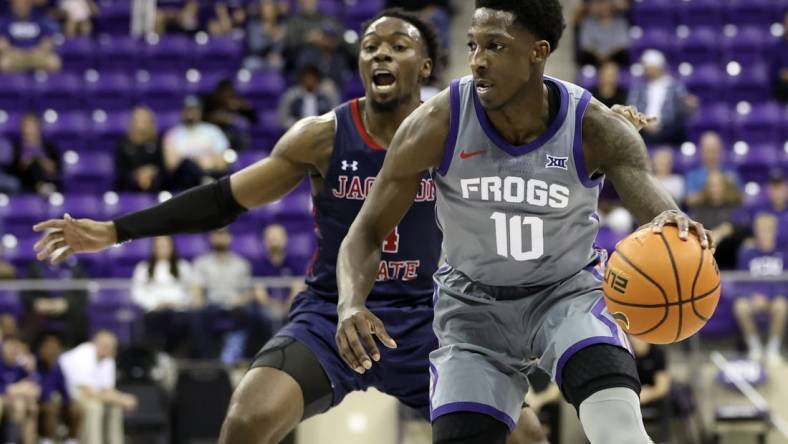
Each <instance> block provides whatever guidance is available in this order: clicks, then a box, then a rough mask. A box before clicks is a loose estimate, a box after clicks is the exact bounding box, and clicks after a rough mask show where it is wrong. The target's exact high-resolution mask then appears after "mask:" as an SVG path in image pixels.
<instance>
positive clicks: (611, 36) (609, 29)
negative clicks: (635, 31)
mask: <svg viewBox="0 0 788 444" xmlns="http://www.w3.org/2000/svg"><path fill="white" fill-rule="evenodd" d="M628 47H629V25H628V24H627V20H626V19H625V18H624V17H621V16H618V15H616V11H615V9H614V5H613V1H612V0H591V2H590V7H589V15H588V16H587V17H585V18H584V19H583V21H582V22H581V24H580V53H579V60H578V63H579V64H580V65H595V66H599V65H601V64H602V63H604V62H608V61H613V62H615V63H617V64H619V65H621V66H628V65H629V53H628V52H627V48H628Z"/></svg>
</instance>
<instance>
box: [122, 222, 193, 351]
mask: <svg viewBox="0 0 788 444" xmlns="http://www.w3.org/2000/svg"><path fill="white" fill-rule="evenodd" d="M190 284H191V266H190V265H189V263H188V262H187V261H185V260H183V259H180V258H179V257H178V251H177V250H176V249H175V243H174V242H173V240H172V238H171V237H167V236H162V237H157V238H155V239H154V240H153V251H151V255H150V257H149V258H148V260H145V261H142V262H140V263H139V264H137V267H136V268H135V269H134V275H133V277H132V285H131V298H132V300H133V301H134V302H135V303H136V304H137V305H138V306H139V307H140V308H142V309H143V310H144V311H145V315H144V331H145V344H146V345H151V346H152V347H154V348H155V349H157V350H164V351H166V352H168V353H172V352H173V351H175V349H176V348H177V347H179V346H180V345H182V344H183V343H184V342H185V341H186V339H187V336H188V333H189V332H188V328H189V325H190V324H189V322H190V319H189V313H188V309H189V307H190V306H191V303H190V299H191V298H190V297H189V285H190Z"/></svg>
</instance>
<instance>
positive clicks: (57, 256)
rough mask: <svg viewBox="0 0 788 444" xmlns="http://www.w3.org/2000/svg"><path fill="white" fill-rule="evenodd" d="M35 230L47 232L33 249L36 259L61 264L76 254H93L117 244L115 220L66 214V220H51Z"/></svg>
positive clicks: (42, 223)
mask: <svg viewBox="0 0 788 444" xmlns="http://www.w3.org/2000/svg"><path fill="white" fill-rule="evenodd" d="M33 231H35V232H37V233H44V235H43V236H42V237H41V239H39V241H38V242H36V244H35V245H34V247H33V248H35V250H36V258H37V259H38V260H40V261H43V260H47V259H49V261H50V262H51V263H52V264H60V263H62V262H63V261H64V260H66V258H68V257H69V256H71V255H73V254H76V253H92V252H96V251H101V250H103V249H105V248H109V247H111V246H112V245H114V244H115V242H116V239H117V233H116V232H115V224H113V223H112V222H98V221H95V220H91V219H74V218H72V217H71V216H70V215H68V214H66V215H65V216H63V219H50V220H48V221H46V222H41V223H38V224H36V225H35V226H33Z"/></svg>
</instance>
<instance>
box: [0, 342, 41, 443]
mask: <svg viewBox="0 0 788 444" xmlns="http://www.w3.org/2000/svg"><path fill="white" fill-rule="evenodd" d="M1 347H2V356H0V394H2V404H3V417H4V419H6V418H7V421H8V426H7V427H6V429H5V436H4V437H2V438H3V442H8V443H10V442H14V443H16V442H24V443H30V444H32V443H34V442H35V440H36V418H37V416H38V397H39V395H40V393H41V388H40V387H39V386H38V384H36V383H35V382H34V378H33V367H34V366H35V363H34V362H33V360H32V359H31V357H30V356H29V355H28V354H27V346H26V345H25V344H24V343H23V342H22V340H21V339H19V338H18V337H17V336H11V335H9V336H5V337H3V343H2V345H1Z"/></svg>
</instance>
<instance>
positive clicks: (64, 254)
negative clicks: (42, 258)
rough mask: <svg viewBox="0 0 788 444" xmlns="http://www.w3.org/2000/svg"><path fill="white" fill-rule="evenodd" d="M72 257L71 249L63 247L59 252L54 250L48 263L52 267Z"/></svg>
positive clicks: (72, 251)
mask: <svg viewBox="0 0 788 444" xmlns="http://www.w3.org/2000/svg"><path fill="white" fill-rule="evenodd" d="M73 255H74V250H73V249H72V248H71V247H63V248H61V249H60V250H56V251H55V252H54V253H52V260H51V261H50V262H51V263H52V264H53V265H60V264H62V263H63V262H65V261H66V259H68V258H69V257H71V256H73Z"/></svg>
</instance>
